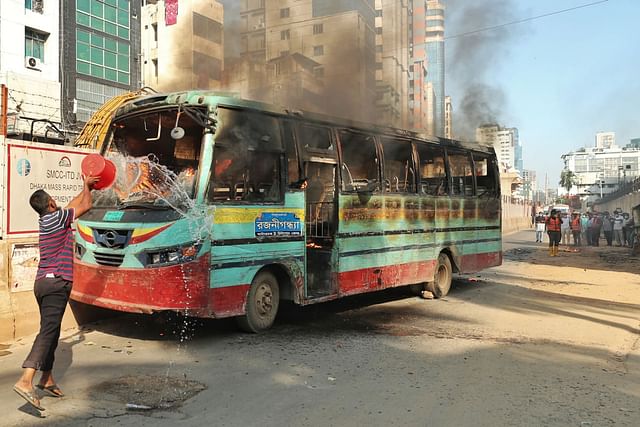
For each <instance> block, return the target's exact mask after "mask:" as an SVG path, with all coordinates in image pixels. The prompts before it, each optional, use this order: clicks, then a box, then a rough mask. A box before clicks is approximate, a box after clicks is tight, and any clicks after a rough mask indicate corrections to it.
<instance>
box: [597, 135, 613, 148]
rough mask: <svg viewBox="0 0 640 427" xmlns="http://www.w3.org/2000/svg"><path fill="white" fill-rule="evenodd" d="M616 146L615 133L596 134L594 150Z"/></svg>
mask: <svg viewBox="0 0 640 427" xmlns="http://www.w3.org/2000/svg"><path fill="white" fill-rule="evenodd" d="M614 145H616V133H615V132H597V133H596V148H611V147H613V146H614Z"/></svg>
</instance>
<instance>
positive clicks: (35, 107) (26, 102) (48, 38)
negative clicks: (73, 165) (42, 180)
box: [0, 0, 66, 142]
mask: <svg viewBox="0 0 640 427" xmlns="http://www.w3.org/2000/svg"><path fill="white" fill-rule="evenodd" d="M59 40H60V6H59V4H58V2H44V1H42V0H40V1H38V0H2V1H1V2H0V84H2V85H5V86H6V87H7V88H8V100H7V106H6V107H7V130H8V133H9V134H10V135H11V136H12V138H24V139H27V140H40V141H42V140H43V138H44V137H45V135H46V136H47V140H48V142H52V141H51V140H52V139H53V140H54V142H62V141H64V139H65V135H64V134H63V133H62V131H63V130H64V129H65V128H66V126H65V124H64V123H63V116H62V115H61V114H60V94H61V92H60V80H59V73H60V46H59ZM32 130H33V134H32ZM52 130H53V131H52ZM56 130H57V131H60V132H57V131H56Z"/></svg>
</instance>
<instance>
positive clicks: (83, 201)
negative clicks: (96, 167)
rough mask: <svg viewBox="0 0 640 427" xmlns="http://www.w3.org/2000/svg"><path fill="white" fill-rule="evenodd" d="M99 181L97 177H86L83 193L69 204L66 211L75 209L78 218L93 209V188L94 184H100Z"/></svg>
mask: <svg viewBox="0 0 640 427" xmlns="http://www.w3.org/2000/svg"><path fill="white" fill-rule="evenodd" d="M99 179H100V178H99V177H97V176H85V177H84V186H83V188H82V191H81V192H80V194H78V195H77V196H76V197H74V198H73V199H72V200H71V201H70V202H69V204H68V205H67V206H66V207H65V209H73V211H74V216H75V217H76V218H78V217H79V216H81V215H82V214H84V213H85V212H87V211H88V210H89V209H91V206H92V205H93V200H92V199H91V188H93V184H95V183H96V182H98V180H99Z"/></svg>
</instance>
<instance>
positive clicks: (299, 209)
mask: <svg viewBox="0 0 640 427" xmlns="http://www.w3.org/2000/svg"><path fill="white" fill-rule="evenodd" d="M304 212H305V211H304V194H303V193H301V192H298V193H287V194H286V195H285V203H284V206H283V205H279V206H278V205H261V206H258V205H234V206H231V205H229V206H225V205H218V206H216V209H215V211H214V214H213V215H214V219H213V230H212V242H211V273H210V284H211V292H210V295H211V300H210V306H211V308H212V311H213V314H214V316H215V317H229V316H238V315H243V314H244V313H245V306H246V301H247V295H248V292H249V288H250V286H251V282H252V281H253V278H254V277H255V275H256V274H257V273H258V272H259V271H260V269H262V268H264V267H265V266H273V265H278V266H280V267H282V268H283V269H284V270H286V271H287V273H288V275H289V277H290V281H291V283H292V285H293V287H294V288H295V289H291V292H289V290H288V289H281V291H280V293H281V296H284V295H290V296H291V298H292V299H293V300H294V301H295V302H297V303H302V299H303V295H304V280H303V272H304V255H305V242H304ZM277 215H286V217H287V218H290V219H293V221H298V222H299V223H300V224H299V233H298V232H293V233H291V234H289V235H275V234H274V235H262V234H263V232H262V230H263V227H264V224H260V223H261V222H263V221H264V220H265V218H272V217H276V218H277ZM281 285H283V284H281Z"/></svg>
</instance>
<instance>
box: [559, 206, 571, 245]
mask: <svg viewBox="0 0 640 427" xmlns="http://www.w3.org/2000/svg"><path fill="white" fill-rule="evenodd" d="M558 215H559V217H560V221H562V222H561V223H560V233H561V235H562V245H563V246H569V244H570V243H571V221H570V220H569V214H568V213H559V214H558Z"/></svg>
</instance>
